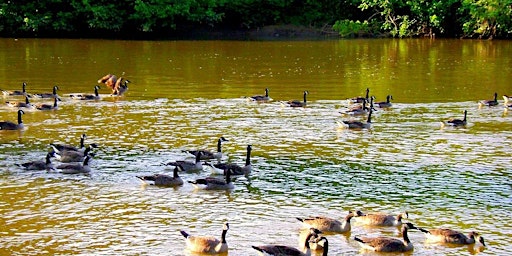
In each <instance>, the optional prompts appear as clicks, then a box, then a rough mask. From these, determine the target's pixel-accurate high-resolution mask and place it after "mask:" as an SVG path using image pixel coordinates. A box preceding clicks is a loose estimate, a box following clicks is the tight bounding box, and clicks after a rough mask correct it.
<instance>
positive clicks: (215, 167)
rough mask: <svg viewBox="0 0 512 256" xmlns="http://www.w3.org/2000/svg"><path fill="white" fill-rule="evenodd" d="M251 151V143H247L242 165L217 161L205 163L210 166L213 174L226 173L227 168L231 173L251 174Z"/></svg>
mask: <svg viewBox="0 0 512 256" xmlns="http://www.w3.org/2000/svg"><path fill="white" fill-rule="evenodd" d="M251 151H252V145H247V156H246V157H245V165H244V166H240V165H238V164H235V163H217V164H210V163H206V164H207V165H209V166H210V167H211V169H212V172H213V173H215V174H222V175H226V172H227V170H231V172H232V173H231V174H232V175H245V176H249V174H251V172H252V164H251Z"/></svg>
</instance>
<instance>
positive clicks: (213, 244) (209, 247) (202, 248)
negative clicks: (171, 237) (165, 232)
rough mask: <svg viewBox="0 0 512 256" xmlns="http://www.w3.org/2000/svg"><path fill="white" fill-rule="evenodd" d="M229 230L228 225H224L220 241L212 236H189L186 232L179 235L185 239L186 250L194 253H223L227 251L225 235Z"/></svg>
mask: <svg viewBox="0 0 512 256" xmlns="http://www.w3.org/2000/svg"><path fill="white" fill-rule="evenodd" d="M228 230H229V223H227V222H226V223H224V225H223V227H222V234H221V237H220V240H219V239H217V238H215V237H213V236H191V235H189V234H188V233H187V232H186V231H183V230H181V231H180V233H181V235H183V236H184V237H185V239H186V248H187V250H189V251H191V252H196V253H224V252H227V251H228V249H229V248H228V243H227V242H226V233H227V232H228Z"/></svg>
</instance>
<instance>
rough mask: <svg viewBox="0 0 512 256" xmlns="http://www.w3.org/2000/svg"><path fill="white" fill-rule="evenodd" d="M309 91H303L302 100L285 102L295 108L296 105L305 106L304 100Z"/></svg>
mask: <svg viewBox="0 0 512 256" xmlns="http://www.w3.org/2000/svg"><path fill="white" fill-rule="evenodd" d="M308 94H309V92H308V91H304V101H299V100H289V101H288V102H287V104H288V105H289V106H290V107H292V108H297V107H305V106H306V105H307V102H306V95H308Z"/></svg>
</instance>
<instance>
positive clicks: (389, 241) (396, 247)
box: [354, 223, 418, 252]
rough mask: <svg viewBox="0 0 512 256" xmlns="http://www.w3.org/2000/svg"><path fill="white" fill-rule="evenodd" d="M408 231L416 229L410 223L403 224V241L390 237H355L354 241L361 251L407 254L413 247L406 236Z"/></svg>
mask: <svg viewBox="0 0 512 256" xmlns="http://www.w3.org/2000/svg"><path fill="white" fill-rule="evenodd" d="M409 229H418V228H417V227H415V226H414V225H413V224H411V223H404V225H402V237H403V239H404V240H403V241H402V240H400V239H396V238H392V237H384V236H379V237H357V236H355V237H354V239H355V240H356V241H357V242H358V243H359V244H360V245H361V247H362V248H363V249H367V250H371V251H376V252H407V251H410V250H412V249H413V248H414V247H413V245H412V243H411V240H409V237H408V236H407V231H408V230H409Z"/></svg>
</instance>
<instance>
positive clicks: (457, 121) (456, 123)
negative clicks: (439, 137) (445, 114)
mask: <svg viewBox="0 0 512 256" xmlns="http://www.w3.org/2000/svg"><path fill="white" fill-rule="evenodd" d="M467 115H468V111H467V110H464V119H462V120H461V119H455V118H452V119H450V120H448V121H446V122H443V124H442V125H443V126H444V125H449V126H453V127H461V126H466V124H467Z"/></svg>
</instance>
